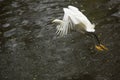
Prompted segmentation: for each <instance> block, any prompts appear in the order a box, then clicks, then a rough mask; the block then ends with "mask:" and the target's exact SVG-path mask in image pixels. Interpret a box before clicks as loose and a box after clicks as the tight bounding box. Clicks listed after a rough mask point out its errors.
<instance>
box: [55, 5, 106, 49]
mask: <svg viewBox="0 0 120 80" xmlns="http://www.w3.org/2000/svg"><path fill="white" fill-rule="evenodd" d="M63 11H64V16H63V19H62V20H59V19H55V20H53V23H57V27H56V29H57V31H56V33H57V35H60V36H64V35H67V33H68V32H69V31H70V30H76V31H78V32H81V33H84V34H89V35H92V36H94V38H95V40H96V45H95V47H96V49H98V50H100V51H104V50H107V48H106V47H105V46H104V45H102V44H101V43H100V40H99V39H98V37H97V35H96V34H95V33H94V32H95V24H92V23H91V22H90V21H89V20H88V18H87V17H86V16H85V15H84V14H83V13H82V12H81V11H79V9H78V8H76V7H74V6H68V8H63Z"/></svg>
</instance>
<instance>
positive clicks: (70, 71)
mask: <svg viewBox="0 0 120 80" xmlns="http://www.w3.org/2000/svg"><path fill="white" fill-rule="evenodd" d="M68 5H74V6H76V7H78V8H79V9H80V10H81V11H83V13H84V14H85V15H86V16H87V17H88V18H89V19H90V20H91V21H92V22H93V23H95V24H96V34H97V35H98V36H99V38H100V40H101V41H102V43H103V44H105V45H106V46H107V47H108V48H109V50H108V51H104V52H99V51H97V50H95V49H94V42H93V40H92V39H91V38H90V37H88V36H85V35H82V34H80V33H78V32H71V33H69V34H68V35H67V36H65V37H62V38H60V37H57V36H56V34H55V31H56V29H55V26H56V25H54V24H52V23H51V21H52V20H53V19H55V18H60V19H61V18H62V16H63V10H62V8H63V7H67V6H68ZM119 27H120V0H0V45H1V46H0V80H120V28H119Z"/></svg>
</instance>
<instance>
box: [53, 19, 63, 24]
mask: <svg viewBox="0 0 120 80" xmlns="http://www.w3.org/2000/svg"><path fill="white" fill-rule="evenodd" d="M52 23H56V24H61V23H63V21H62V20H59V19H55V20H53V21H52Z"/></svg>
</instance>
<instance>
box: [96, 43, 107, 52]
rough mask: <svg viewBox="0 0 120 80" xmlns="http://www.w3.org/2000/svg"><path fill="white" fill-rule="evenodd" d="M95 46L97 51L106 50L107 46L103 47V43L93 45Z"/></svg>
mask: <svg viewBox="0 0 120 80" xmlns="http://www.w3.org/2000/svg"><path fill="white" fill-rule="evenodd" d="M95 48H96V49H97V50H99V51H104V50H108V48H107V47H105V46H104V45H102V44H100V45H95Z"/></svg>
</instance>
